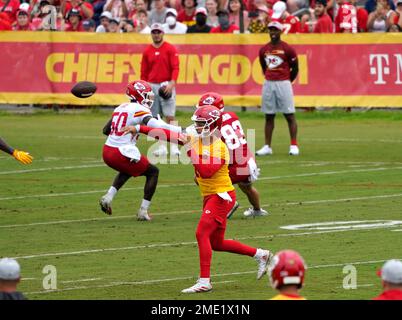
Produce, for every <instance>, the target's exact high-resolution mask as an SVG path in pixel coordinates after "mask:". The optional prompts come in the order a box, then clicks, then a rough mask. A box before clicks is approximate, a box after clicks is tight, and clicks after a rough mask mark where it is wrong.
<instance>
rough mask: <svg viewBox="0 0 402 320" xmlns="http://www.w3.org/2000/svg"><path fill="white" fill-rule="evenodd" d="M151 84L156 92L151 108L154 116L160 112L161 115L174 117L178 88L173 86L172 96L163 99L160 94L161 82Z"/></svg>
mask: <svg viewBox="0 0 402 320" xmlns="http://www.w3.org/2000/svg"><path fill="white" fill-rule="evenodd" d="M150 85H151V87H152V91H153V92H154V94H155V100H154V103H153V105H152V108H151V111H152V115H153V116H154V117H156V116H157V115H158V114H159V115H160V116H161V117H163V116H165V117H166V116H168V117H174V116H175V114H176V89H175V88H173V90H172V96H171V97H170V98H169V99H167V100H165V99H162V98H161V97H160V96H159V94H158V90H159V88H160V87H161V83H151V84H150Z"/></svg>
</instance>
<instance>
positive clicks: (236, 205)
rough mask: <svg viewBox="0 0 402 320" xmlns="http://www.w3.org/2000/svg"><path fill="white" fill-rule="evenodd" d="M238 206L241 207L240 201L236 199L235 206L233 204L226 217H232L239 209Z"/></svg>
mask: <svg viewBox="0 0 402 320" xmlns="http://www.w3.org/2000/svg"><path fill="white" fill-rule="evenodd" d="M238 207H239V203H238V202H237V201H236V202H235V204H234V206H233V208H232V209H231V210H230V211H229V212H228V214H227V215H226V218H227V219H230V218H231V217H232V216H233V213H234V212H235V211H236V210H237V208H238Z"/></svg>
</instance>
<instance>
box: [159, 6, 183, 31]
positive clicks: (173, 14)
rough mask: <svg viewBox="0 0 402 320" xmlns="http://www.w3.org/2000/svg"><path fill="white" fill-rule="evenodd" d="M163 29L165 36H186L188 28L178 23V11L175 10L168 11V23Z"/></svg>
mask: <svg viewBox="0 0 402 320" xmlns="http://www.w3.org/2000/svg"><path fill="white" fill-rule="evenodd" d="M163 29H164V30H165V34H169V33H170V34H185V33H186V32H187V26H186V25H185V24H184V23H181V22H179V21H177V11H176V9H173V8H169V9H167V10H166V23H165V24H164V25H163Z"/></svg>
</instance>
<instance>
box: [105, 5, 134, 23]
mask: <svg viewBox="0 0 402 320" xmlns="http://www.w3.org/2000/svg"><path fill="white" fill-rule="evenodd" d="M133 8H134V5H133V2H132V1H130V0H106V4H105V6H104V7H103V10H104V11H109V12H110V13H111V14H112V16H113V17H114V18H119V19H122V18H127V17H128V13H129V11H132V10H133Z"/></svg>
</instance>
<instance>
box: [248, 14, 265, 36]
mask: <svg viewBox="0 0 402 320" xmlns="http://www.w3.org/2000/svg"><path fill="white" fill-rule="evenodd" d="M248 17H249V19H250V22H249V25H248V31H249V32H250V33H267V32H268V23H269V22H268V21H269V20H268V19H269V16H268V15H267V14H266V13H265V12H264V11H261V10H256V11H250V12H249V13H248Z"/></svg>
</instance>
